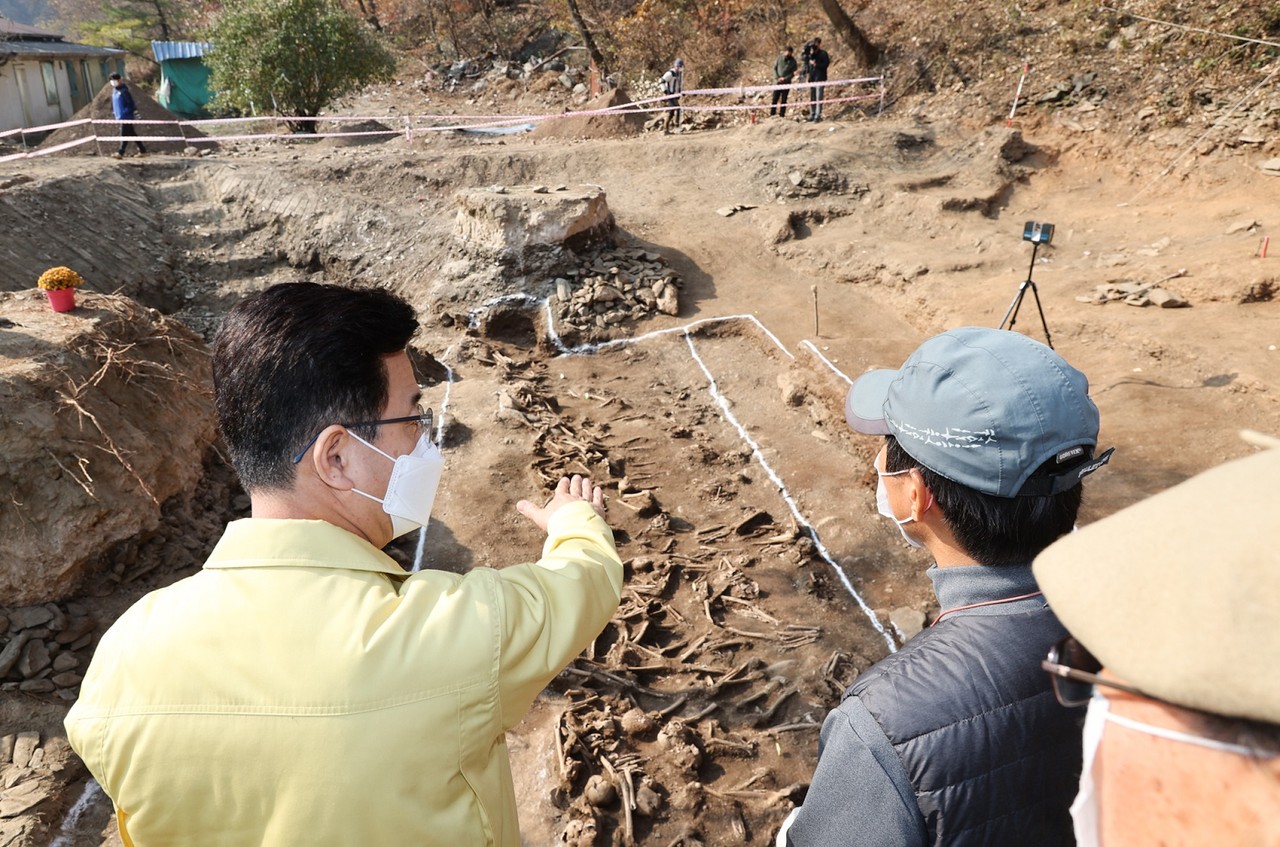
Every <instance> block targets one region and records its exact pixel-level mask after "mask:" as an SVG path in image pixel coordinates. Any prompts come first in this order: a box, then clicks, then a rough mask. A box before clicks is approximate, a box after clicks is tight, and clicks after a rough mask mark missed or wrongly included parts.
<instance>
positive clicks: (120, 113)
mask: <svg viewBox="0 0 1280 847" xmlns="http://www.w3.org/2000/svg"><path fill="white" fill-rule="evenodd" d="M111 111H112V113H113V114H114V115H115V116H116V120H118V121H129V120H133V118H134V117H135V116H136V114H137V107H136V106H134V104H133V95H132V94H130V93H129V88H128V86H125V85H121V86H120V87H119V88H116V89H114V90H112V92H111Z"/></svg>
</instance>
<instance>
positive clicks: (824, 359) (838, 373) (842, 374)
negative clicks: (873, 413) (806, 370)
mask: <svg viewBox="0 0 1280 847" xmlns="http://www.w3.org/2000/svg"><path fill="white" fill-rule="evenodd" d="M800 346H801V347H808V348H809V349H810V350H812V351H813V355H815V356H817V357H818V358H819V359H821V360H822V364H824V365H826V366H827V367H828V368H830V369H831V372H832V373H834V374H835V375H836V376H838V377H840V378H841V379H843V380H844V381H845V382H847V383H849V385H850V386H852V385H853V380H852V379H850V378H849V377H848V376H847V375H845V372H844V371H842V370H840V369H839V368H837V367H836V366H835V365H833V364H831V360H830V359H828V358H827V357H826V356H824V355H822V352H821V351H820V350H818V348H817V347H815V346H813V342H812V341H810V340H809V339H807V338H806V339H805V340H804V341H801V342H800Z"/></svg>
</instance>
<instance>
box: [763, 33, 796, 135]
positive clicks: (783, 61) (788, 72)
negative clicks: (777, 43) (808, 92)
mask: <svg viewBox="0 0 1280 847" xmlns="http://www.w3.org/2000/svg"><path fill="white" fill-rule="evenodd" d="M799 64H800V63H799V62H797V61H796V57H795V51H794V50H792V49H791V48H790V47H788V48H786V49H785V50H783V51H782V55H780V56H778V59H777V61H775V62H774V63H773V84H774V85H790V84H791V80H793V79H795V75H796V68H797V67H799ZM789 96H791V89H790V88H775V89H774V90H773V103H772V104H771V105H770V106H769V117H773V116H774V115H775V114H776V115H777V116H778V117H780V118H785V117H786V116H787V98H788V97H789Z"/></svg>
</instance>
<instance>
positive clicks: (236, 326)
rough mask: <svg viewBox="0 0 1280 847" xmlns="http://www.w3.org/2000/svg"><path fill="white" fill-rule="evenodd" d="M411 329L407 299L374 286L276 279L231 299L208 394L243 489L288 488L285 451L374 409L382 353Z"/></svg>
mask: <svg viewBox="0 0 1280 847" xmlns="http://www.w3.org/2000/svg"><path fill="white" fill-rule="evenodd" d="M417 328H418V321H417V319H416V318H415V317H414V312H413V307H412V306H410V305H409V304H408V303H406V302H405V301H404V300H402V299H401V298H399V297H397V296H396V295H394V294H391V293H390V292H387V291H383V290H381V289H377V288H344V287H342V286H338V285H319V284H317V283H313V282H293V283H283V284H280V285H273V286H272V287H270V288H268V289H266V290H265V291H263V292H261V293H260V294H256V295H254V296H252V297H250V298H248V299H246V300H242V301H241V302H239V303H237V304H236V305H235V306H234V307H233V308H232V309H231V311H229V312H228V313H227V316H226V317H225V318H223V321H222V326H221V327H220V328H219V330H218V335H217V338H215V339H214V344H213V392H214V401H215V404H216V406H217V410H218V426H219V427H220V428H221V430H222V437H223V438H224V439H225V440H226V442H227V447H228V448H229V449H230V451H231V463H232V464H233V465H234V466H235V469H236V471H237V472H238V473H239V474H240V482H241V484H243V485H244V487H245V489H246V490H255V489H272V488H288V487H289V486H290V485H292V484H293V480H294V465H293V462H292V461H290V460H291V458H292V457H293V456H294V455H296V454H297V453H298V451H299V450H302V449H303V446H304V445H305V444H306V443H307V441H308V440H309V439H311V438H313V437H314V436H315V435H316V434H317V433H318V432H320V430H322V429H324V428H325V427H326V426H329V425H330V424H333V423H338V422H340V421H361V420H375V419H377V418H379V417H381V416H382V415H381V413H382V410H383V408H384V407H385V406H386V403H387V397H388V390H389V389H388V384H387V371H386V367H385V364H384V363H383V361H382V357H384V356H388V355H391V354H393V353H398V352H400V351H402V350H404V349H405V346H406V345H407V344H408V343H409V339H410V338H411V337H412V336H413V333H414V331H415V330H416V329H417ZM367 429H368V430H369V431H367V432H366V431H359V430H358V432H359V434H360V435H361V436H362V437H364V438H369V439H372V438H374V437H376V436H377V432H376V429H377V428H376V427H369V428H367Z"/></svg>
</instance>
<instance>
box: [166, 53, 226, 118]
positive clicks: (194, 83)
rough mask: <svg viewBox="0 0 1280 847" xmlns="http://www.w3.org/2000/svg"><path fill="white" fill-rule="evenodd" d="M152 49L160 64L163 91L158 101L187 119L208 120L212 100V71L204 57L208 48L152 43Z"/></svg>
mask: <svg viewBox="0 0 1280 847" xmlns="http://www.w3.org/2000/svg"><path fill="white" fill-rule="evenodd" d="M151 50H152V52H153V53H155V57H156V61H157V62H159V63H160V89H159V91H157V92H156V100H157V101H159V103H160V105H161V106H164V107H165V108H166V109H168V110H169V111H170V112H173V113H174V114H175V115H179V116H181V117H184V118H199V117H207V116H208V114H209V111H208V109H207V106H208V104H209V101H210V100H212V99H213V95H212V94H211V93H210V91H209V69H208V68H207V67H205V64H204V60H203V59H202V58H201V57H202V56H203V55H204V54H205V53H206V52H207V51H208V50H209V45H208V44H204V43H199V42H189V41H153V42H151Z"/></svg>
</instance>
